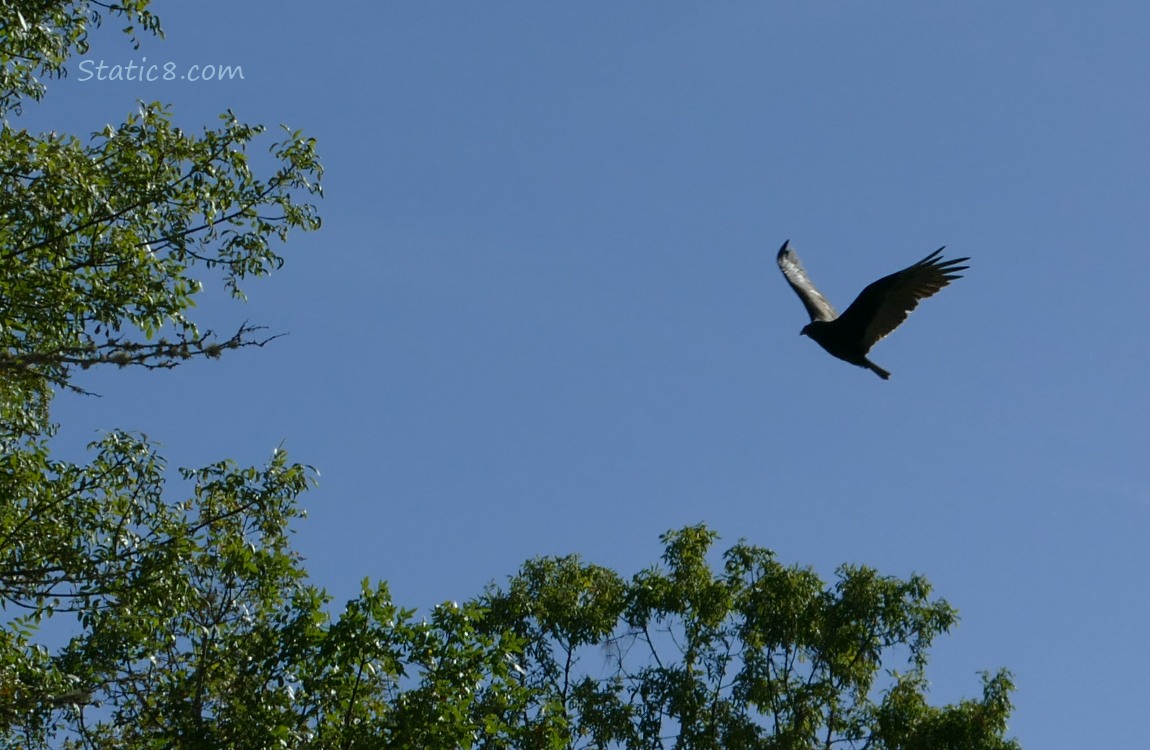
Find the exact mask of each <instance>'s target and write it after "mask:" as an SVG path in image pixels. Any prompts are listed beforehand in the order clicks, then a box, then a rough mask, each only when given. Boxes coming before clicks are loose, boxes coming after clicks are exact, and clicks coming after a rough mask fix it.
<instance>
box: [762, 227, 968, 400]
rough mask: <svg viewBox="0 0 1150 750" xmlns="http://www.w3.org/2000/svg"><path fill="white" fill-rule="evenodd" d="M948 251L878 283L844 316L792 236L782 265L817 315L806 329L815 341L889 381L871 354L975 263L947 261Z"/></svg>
mask: <svg viewBox="0 0 1150 750" xmlns="http://www.w3.org/2000/svg"><path fill="white" fill-rule="evenodd" d="M944 249H945V248H943V247H940V248H939V249H937V250H935V251H934V252H933V253H931V254H930V255H928V256H926V257H925V258H923V259H922V260H920V261H919V262H918V263H915V264H914V265H913V266H909V267H907V268H904V269H902V270H901V271H898V272H896V273H892V274H891V275H890V276H884V277H882V278H881V279H879V280H878V281H876V282H874V283H873V284H871V285H870V286H868V287H867V288H866V289H863V290H862V294H860V295H859V296H858V297H856V298H855V301H854V302H852V303H851V304H850V307H848V308H847V309H846V311H845V312H844V313H843V314H842V315H839V314H838V313H837V312H835V308H834V307H833V306H832V305H831V303H830V302H827V298H826V297H824V296H823V295H822V294H820V293H819V290H818V289H815V285H814V284H812V283H811V280H810V279H809V278H808V277H807V272H806V271H804V270H803V266H802V263H800V262H799V256H798V255H796V254H795V251H794V250H791V241H790V240H787V241H786V242H784V243H783V246H782V248H781V249H780V250H779V256H778V262H779V269H780V270H781V271H782V272H783V276H785V277H786V279H787V283H788V284H790V285H791V289H794V290H795V294H797V295H799V299H800V300H802V302H803V307H805V308H807V313H809V314H810V316H811V322H810V323H807V325H806V326H804V327H803V330H802V331H801V335H803V336H809V337H810V338H812V339H814V340H815V342H816V343H817V344H818V345H819V346H821V347H822V348H824V349H826V350H827V351H828V352H830V353H831V354H832V355H834V356H835V357H838V358H839V359H841V360H844V361H846V362H850V363H851V364H852V365H858V366H859V367H865V368H867V369H868V370H871V371H872V372H874V373H875V374H876V375H878V376H879V377H880V378H882V379H883V380H888V379H890V373H889V372H887V371H886V370H884V369H882V368H881V367H879V366H878V365H876V364H875V363H874V362H871V361H870V360H869V359H867V356H866V355H867V352H869V351H870V349H871V347H872V346H874V345H875V344H877V343H878V342H879V341H881V340H882V339H883V338H885V337H886V336H887V334H889V333H890V332H891V331H893V330H894V329H896V328H898V327H899V325H901V324H902V322H903V321H904V320H906V317H907V316H908V315H910V313H911V311H912V310H914V308H916V307H918V301H919V300H922V299H926V298H927V297H929V296H931V295H932V294H934V293H935V292H937V291H938V290H939V289H942V288H943V287H944V286H946V285H947V284H949V283H950V282H952V281H954V280H955V279H959V278H962V276H961V274H959V273H958V272H959V271H965V270H966V269H967V268H969V266H960V265H958V264H959V263H962V262H964V261H968V260H970V258H955V259H954V260H943V259H942V251H943V250H944Z"/></svg>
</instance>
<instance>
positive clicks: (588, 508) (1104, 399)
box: [23, 1, 1150, 748]
mask: <svg viewBox="0 0 1150 750" xmlns="http://www.w3.org/2000/svg"><path fill="white" fill-rule="evenodd" d="M273 7H274V12H273ZM344 7H346V9H343V8H344ZM210 8H214V9H215V10H214V11H210V10H206V9H210ZM316 8H317V6H316V5H315V4H314V3H303V2H280V3H276V4H275V5H274V6H273V5H272V4H270V3H262V4H261V3H249V4H225V3H222V2H215V3H199V4H195V5H194V6H193V5H191V4H179V3H174V2H161V3H158V4H157V5H156V10H157V11H158V12H159V13H160V15H161V17H162V19H163V21H164V26H165V28H166V30H167V33H168V38H167V40H166V41H162V42H160V41H152V40H145V43H144V45H143V47H142V48H141V49H140V50H139V51H133V50H132V49H131V47H130V46H128V45H127V44H125V43H124V42H122V41H121V40H120V39H119V38H118V37H116V36H114V35H103V34H101V35H98V36H97V37H96V40H95V41H96V43H95V44H94V46H93V49H92V50H91V53H90V54H89V55H88V58H92V59H103V60H105V62H106V63H107V64H127V63H128V62H129V61H136V62H137V63H139V62H141V58H142V57H144V56H147V57H148V58H149V61H150V62H153V63H155V62H161V61H162V62H174V63H176V64H177V65H178V66H180V69H181V70H183V69H186V68H187V67H188V66H191V65H206V64H215V65H239V66H242V68H243V71H244V79H243V80H233V81H229V82H214V83H213V82H199V83H191V82H187V81H171V82H162V81H160V82H154V83H146V82H111V81H102V82H101V81H95V80H88V81H80V80H78V79H79V77H80V76H79V75H78V72H79V71H78V70H73V75H72V76H70V77H69V78H68V79H67V80H65V81H64V82H62V83H60V84H58V85H53V86H52V88H51V89H50V91H49V96H48V100H47V101H46V102H45V103H44V104H43V105H42V106H39V107H32V108H30V109H29V111H28V113H27V117H26V118H25V122H24V123H23V124H25V125H26V126H28V127H34V128H39V127H43V128H54V129H56V130H72V131H75V132H79V133H87V132H91V131H94V130H97V129H98V128H100V127H101V126H102V125H103V124H104V123H105V122H119V121H120V120H121V119H122V118H123V116H124V115H125V113H127V112H128V111H130V110H132V109H134V106H135V105H134V102H135V100H137V99H143V100H146V101H150V100H163V101H168V102H171V103H173V104H174V106H175V108H176V112H177V120H178V121H179V122H180V123H181V124H184V125H185V126H188V127H197V126H198V125H200V124H203V123H209V122H212V121H213V120H214V116H215V115H216V114H217V113H219V112H220V111H222V110H223V109H225V108H232V109H233V110H234V111H235V112H236V113H237V115H239V116H240V117H241V119H244V120H247V121H254V122H263V123H265V124H268V125H270V126H275V125H277V124H278V123H280V122H285V123H289V124H290V125H291V126H292V127H293V128H303V129H304V130H306V131H307V132H308V133H309V134H312V135H314V136H315V137H317V138H318V139H319V142H320V152H321V155H322V156H323V160H324V164H325V167H326V170H327V171H326V174H325V179H324V183H325V191H326V196H327V197H326V199H325V200H324V201H323V202H322V205H321V211H322V214H323V216H324V221H325V224H324V228H323V229H322V230H321V231H320V232H318V233H315V234H312V235H298V236H296V237H295V238H293V240H292V241H291V242H290V243H289V245H288V246H287V247H286V248H285V255H286V257H287V259H288V263H287V266H286V267H285V268H284V269H283V271H282V272H279V273H277V274H275V275H274V276H273V277H271V278H270V279H266V280H260V281H256V282H253V283H250V284H249V285H248V286H247V291H248V293H249V296H250V301H249V302H248V303H247V304H246V305H233V304H216V302H217V301H218V300H219V295H216V294H211V293H209V294H207V295H206V298H205V301H204V302H203V303H202V306H201V311H202V316H203V317H202V320H204V321H207V322H208V323H210V324H216V325H219V326H221V327H224V328H226V327H229V326H232V327H234V326H237V325H238V324H239V323H240V322H242V321H243V320H245V319H248V320H251V321H252V322H254V323H261V324H266V325H268V326H270V327H271V328H272V329H273V330H275V331H277V332H289V333H290V335H289V336H287V337H285V338H282V339H279V340H277V341H276V342H275V343H274V344H273V345H271V346H269V347H267V348H265V349H263V350H246V351H243V352H239V353H236V354H235V355H234V356H231V357H228V358H225V359H224V360H223V361H221V362H217V363H196V364H193V365H190V366H187V367H185V368H182V369H179V370H177V371H174V372H171V373H134V372H129V371H124V372H107V373H91V374H89V375H86V376H85V377H87V378H89V380H86V381H84V382H82V383H81V385H83V386H84V387H88V388H91V389H92V390H95V391H98V392H99V393H101V394H102V395H103V397H102V398H100V399H94V398H88V399H82V398H77V397H73V396H70V395H63V396H61V397H60V398H59V399H58V402H57V407H56V416H57V418H58V419H59V420H60V421H61V422H63V424H64V430H63V432H62V434H61V438H60V440H61V444H62V446H64V447H65V448H69V449H75V448H76V447H78V446H81V445H82V444H83V443H85V442H87V441H88V440H90V439H92V438H93V437H95V435H96V434H97V431H98V430H104V429H109V428H113V427H120V428H125V429H131V430H138V431H142V432H145V433H147V434H148V435H149V436H150V437H152V438H153V439H155V440H158V441H159V442H161V443H162V444H164V446H166V448H165V451H166V454H167V456H168V458H169V460H170V461H171V462H172V464H173V465H199V464H203V463H206V462H208V461H213V460H217V459H220V458H224V457H232V458H235V459H237V460H239V461H241V462H244V463H262V462H263V461H265V460H266V459H267V457H268V455H269V454H270V452H271V450H272V449H273V448H274V447H275V446H277V445H279V444H280V443H281V442H283V443H284V444H285V446H286V447H287V448H288V450H289V452H290V454H291V456H292V457H293V458H294V459H296V460H299V461H302V462H305V463H308V464H311V465H314V466H316V467H317V468H318V469H319V470H320V472H321V477H320V485H319V487H318V488H317V489H316V490H315V491H313V492H311V493H309V494H308V495H307V496H305V498H304V502H305V504H306V506H307V508H308V511H309V514H310V519H309V520H308V521H307V522H305V523H304V524H303V525H302V526H301V527H300V531H299V534H298V540H299V546H300V548H301V549H302V551H303V552H304V553H305V555H306V556H307V558H308V568H309V570H310V571H311V572H312V574H313V577H314V579H315V580H316V582H317V583H319V584H321V585H324V586H326V587H328V588H329V589H330V590H331V591H332V592H333V593H334V594H335V596H336V598H337V601H340V600H343V599H346V598H348V597H350V596H353V595H354V594H355V592H356V590H357V587H358V582H359V580H360V579H361V578H363V577H365V576H369V577H371V578H373V579H380V578H382V579H386V580H387V581H389V582H390V584H391V586H392V590H393V592H394V594H395V596H396V598H397V600H398V601H399V602H400V603H402V604H405V605H411V606H420V607H425V606H428V605H431V604H434V603H435V602H438V601H442V600H446V599H462V598H467V597H470V596H474V595H476V594H478V593H479V592H480V591H481V590H482V587H483V586H484V585H485V584H487V583H488V582H490V581H501V580H504V579H505V577H506V576H507V575H509V574H511V573H513V572H514V571H515V570H516V568H517V566H518V565H519V564H520V563H522V562H523V561H524V560H525V559H527V558H530V557H533V556H536V555H550V554H567V553H571V552H577V553H580V554H582V555H583V556H584V557H585V558H586V559H587V560H589V561H593V562H596V563H599V564H603V565H607V566H610V567H612V568H615V569H616V570H618V571H619V572H621V573H623V574H624V575H630V574H632V573H634V572H636V571H637V570H639V569H640V568H642V567H644V566H646V565H648V564H650V563H652V562H654V561H655V560H656V558H657V557H658V554H659V553H660V551H661V549H660V545H659V542H658V535H659V534H660V533H662V532H663V531H666V530H667V529H670V528H678V527H681V526H684V525H687V524H694V523H697V522H700V521H705V522H706V523H707V524H708V525H710V526H711V527H712V528H714V529H715V530H717V531H719V532H720V533H721V534H722V535H723V539H722V541H721V543H720V548H725V546H727V545H730V544H732V543H734V542H735V541H736V540H737V539H739V538H746V539H747V540H749V541H751V542H753V543H755V544H760V545H763V546H767V547H771V548H773V549H775V550H776V551H777V552H778V554H779V556H780V558H781V559H782V560H784V561H787V562H794V563H800V564H810V565H813V566H815V568H816V569H817V570H818V571H819V572H820V573H822V574H823V575H824V576H826V577H830V576H831V575H832V572H833V570H834V567H835V566H836V565H838V564H840V563H844V562H849V563H861V564H868V565H873V566H875V567H877V568H878V569H879V570H880V571H882V572H884V573H888V574H893V575H908V574H910V573H912V572H918V573H922V574H924V575H926V576H927V577H928V578H929V579H930V580H931V581H932V582H933V583H934V584H935V587H936V591H937V593H939V594H940V595H942V596H945V597H946V598H947V599H948V600H949V601H950V602H951V603H952V604H954V605H955V606H957V607H958V608H959V611H960V613H961V616H962V622H961V624H960V626H959V627H958V628H957V630H955V631H954V633H953V634H951V635H950V636H949V637H947V638H945V639H943V640H942V641H940V642H939V644H938V645H937V647H936V649H935V656H934V660H933V664H932V667H931V670H930V673H929V674H930V676H931V677H932V680H933V686H934V687H933V692H932V697H933V699H934V700H935V701H937V702H944V701H953V700H957V699H959V698H960V697H963V696H973V695H975V694H977V692H978V687H979V681H978V677H977V672H978V671H980V670H995V669H997V668H999V667H1003V666H1005V667H1008V668H1010V669H1012V670H1013V671H1014V673H1015V676H1016V681H1017V685H1018V690H1017V693H1016V696H1015V698H1016V702H1017V709H1016V712H1015V715H1014V720H1013V722H1012V724H1011V732H1012V733H1013V734H1014V735H1015V736H1016V737H1018V738H1019V739H1020V740H1021V741H1022V743H1023V745H1024V746H1025V747H1032V748H1038V747H1054V748H1057V747H1068V748H1069V747H1083V746H1097V745H1101V744H1105V745H1108V746H1115V747H1119V746H1139V745H1141V744H1143V743H1144V736H1143V735H1144V730H1143V728H1142V726H1141V724H1142V722H1140V721H1137V720H1136V719H1135V717H1136V716H1138V715H1140V714H1139V713H1138V712H1140V711H1142V710H1144V709H1145V706H1146V704H1147V701H1148V698H1150V696H1148V694H1147V693H1148V691H1147V688H1146V683H1145V680H1144V675H1145V674H1146V672H1147V670H1150V654H1148V650H1147V648H1146V647H1145V645H1144V641H1145V634H1144V631H1145V622H1146V620H1147V615H1148V614H1150V612H1148V610H1150V606H1148V605H1150V595H1148V594H1147V590H1148V589H1147V586H1146V583H1145V573H1146V570H1147V568H1148V564H1150V551H1148V546H1147V544H1146V541H1145V536H1146V533H1145V531H1146V529H1147V526H1148V522H1150V492H1148V489H1147V488H1148V485H1150V462H1148V461H1147V458H1146V444H1147V441H1146V439H1145V437H1144V434H1145V425H1146V423H1147V416H1148V414H1147V411H1148V409H1147V399H1146V397H1145V395H1144V394H1145V388H1146V385H1145V384H1146V382H1147V379H1148V376H1150V356H1148V354H1147V346H1146V341H1147V336H1148V334H1150V331H1148V330H1147V328H1148V324H1147V319H1146V316H1145V314H1144V300H1145V297H1146V294H1145V289H1146V283H1147V278H1148V276H1150V254H1148V253H1147V252H1146V249H1147V239H1148V235H1150V214H1148V212H1147V206H1148V198H1150V148H1148V145H1150V141H1148V137H1147V133H1150V94H1148V92H1150V85H1148V84H1150V47H1148V46H1147V45H1146V43H1145V32H1146V29H1147V28H1150V6H1147V5H1145V4H1143V3H1136V2H1110V3H1106V4H1097V5H1094V6H1092V7H1091V6H1087V5H1086V4H1082V3H1070V2H1043V3H1039V2H1018V3H1009V4H1006V3H994V2H988V1H978V2H966V3H930V4H926V3H912V2H883V3H865V4H864V3H843V2H833V3H832V2H817V1H816V2H779V3H759V2H727V3H722V4H707V5H704V4H702V3H696V4H687V3H681V2H675V3H660V4H656V3H651V2H630V3H615V2H611V3H609V2H581V3H567V4H557V3H552V4H542V3H527V2H504V3H483V4H478V3H460V2H456V3H434V4H431V3H427V4H415V3H406V4H401V3H380V4H373V5H368V4H358V5H356V6H354V8H353V7H352V6H350V5H348V6H333V8H332V9H327V10H325V11H324V12H322V13H321V12H319V11H317V10H316ZM788 238H789V239H790V240H791V241H792V242H793V243H794V245H795V247H796V248H797V250H798V252H799V253H800V255H801V256H802V258H803V261H804V263H805V265H806V268H807V270H808V272H809V273H810V274H811V276H812V278H813V279H814V281H815V283H816V284H818V285H819V287H820V288H821V289H822V291H823V292H824V294H826V295H827V296H828V298H829V299H830V300H831V301H832V302H833V303H835V304H836V305H837V306H838V307H839V309H842V308H844V307H845V306H846V305H847V304H849V302H850V301H851V300H852V299H853V298H854V295H855V294H857V293H858V292H859V291H860V290H861V289H862V287H863V286H865V285H866V284H867V283H869V282H870V281H872V280H874V279H876V278H878V277H879V276H882V275H885V274H887V273H890V272H892V271H895V270H898V269H900V268H902V267H904V266H906V265H908V264H910V263H912V262H914V261H916V260H918V259H920V258H922V257H923V256H925V255H926V254H927V253H929V252H930V251H932V250H934V249H935V248H937V247H939V246H941V245H946V246H947V248H948V249H947V253H948V255H950V256H963V255H968V256H971V257H972V261H971V263H970V265H971V269H970V270H969V271H968V272H967V274H966V277H965V278H963V279H962V280H960V281H958V282H956V283H955V284H954V285H953V286H951V287H950V288H948V289H946V290H945V291H944V292H942V293H941V294H939V295H938V296H937V297H935V298H932V299H930V300H928V301H926V302H925V303H924V304H923V305H922V306H921V307H920V308H919V310H918V311H917V312H916V313H915V314H914V315H912V316H911V318H910V319H909V321H908V322H907V323H906V324H905V325H904V327H902V328H900V329H899V330H898V331H897V333H896V334H895V335H893V336H892V337H891V338H889V339H887V340H885V341H883V342H882V343H880V344H879V345H878V346H877V347H876V348H875V349H874V351H873V352H872V359H874V360H875V361H876V362H877V363H879V364H880V365H882V366H883V367H885V368H886V369H888V370H890V371H892V372H893V378H892V379H891V380H890V381H889V382H883V381H881V380H879V379H878V378H877V377H875V376H874V375H873V374H871V373H868V372H866V371H864V370H861V369H858V368H855V367H852V366H850V365H847V364H845V363H843V362H840V361H838V360H835V359H832V358H831V357H830V356H829V355H827V354H826V353H824V352H823V351H822V350H820V349H819V348H818V347H817V346H816V345H815V344H814V343H813V342H811V341H809V340H808V339H806V338H801V337H800V336H799V335H798V332H799V330H800V328H801V327H802V326H803V324H805V323H806V322H807V318H806V315H805V312H804V311H803V308H802V306H801V305H800V303H799V301H798V300H797V299H796V298H795V297H794V295H793V294H792V292H791V291H790V289H788V288H787V286H786V284H785V282H784V281H783V279H782V277H781V276H780V275H779V273H778V271H777V269H776V267H775V263H774V254H775V252H776V251H777V250H778V247H779V246H780V245H781V244H782V242H783V241H784V240H786V239H788Z"/></svg>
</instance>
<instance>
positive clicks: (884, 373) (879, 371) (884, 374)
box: [863, 359, 890, 380]
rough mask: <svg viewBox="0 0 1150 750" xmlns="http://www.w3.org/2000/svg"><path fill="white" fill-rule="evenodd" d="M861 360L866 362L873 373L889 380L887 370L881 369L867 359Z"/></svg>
mask: <svg viewBox="0 0 1150 750" xmlns="http://www.w3.org/2000/svg"><path fill="white" fill-rule="evenodd" d="M863 361H864V362H866V366H867V369H869V370H871V371H872V372H874V374H875V375H878V376H879V377H880V378H882V379H883V380H890V373H889V372H887V371H886V370H884V369H882V368H881V367H879V366H878V365H876V364H875V363H874V362H871V361H870V360H869V359H864V360H863Z"/></svg>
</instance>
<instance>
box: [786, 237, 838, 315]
mask: <svg viewBox="0 0 1150 750" xmlns="http://www.w3.org/2000/svg"><path fill="white" fill-rule="evenodd" d="M776 260H778V262H779V270H781V271H782V272H783V276H784V277H786V280H787V283H788V284H790V285H791V289H794V290H795V294H797V295H799V299H800V300H802V302H803V307H805V308H807V313H808V314H809V315H810V316H811V320H834V319H835V318H837V317H838V313H837V312H835V308H834V306H832V305H831V303H830V302H827V298H826V297H824V296H823V295H822V294H821V293H820V292H819V290H818V289H815V285H814V284H812V283H811V280H810V278H809V277H808V276H807V272H806V271H805V270H803V264H802V263H800V262H799V256H798V255H796V254H795V251H794V250H791V241H790V240H787V241H786V242H784V243H783V246H782V248H781V249H780V250H779V255H778V258H776Z"/></svg>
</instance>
